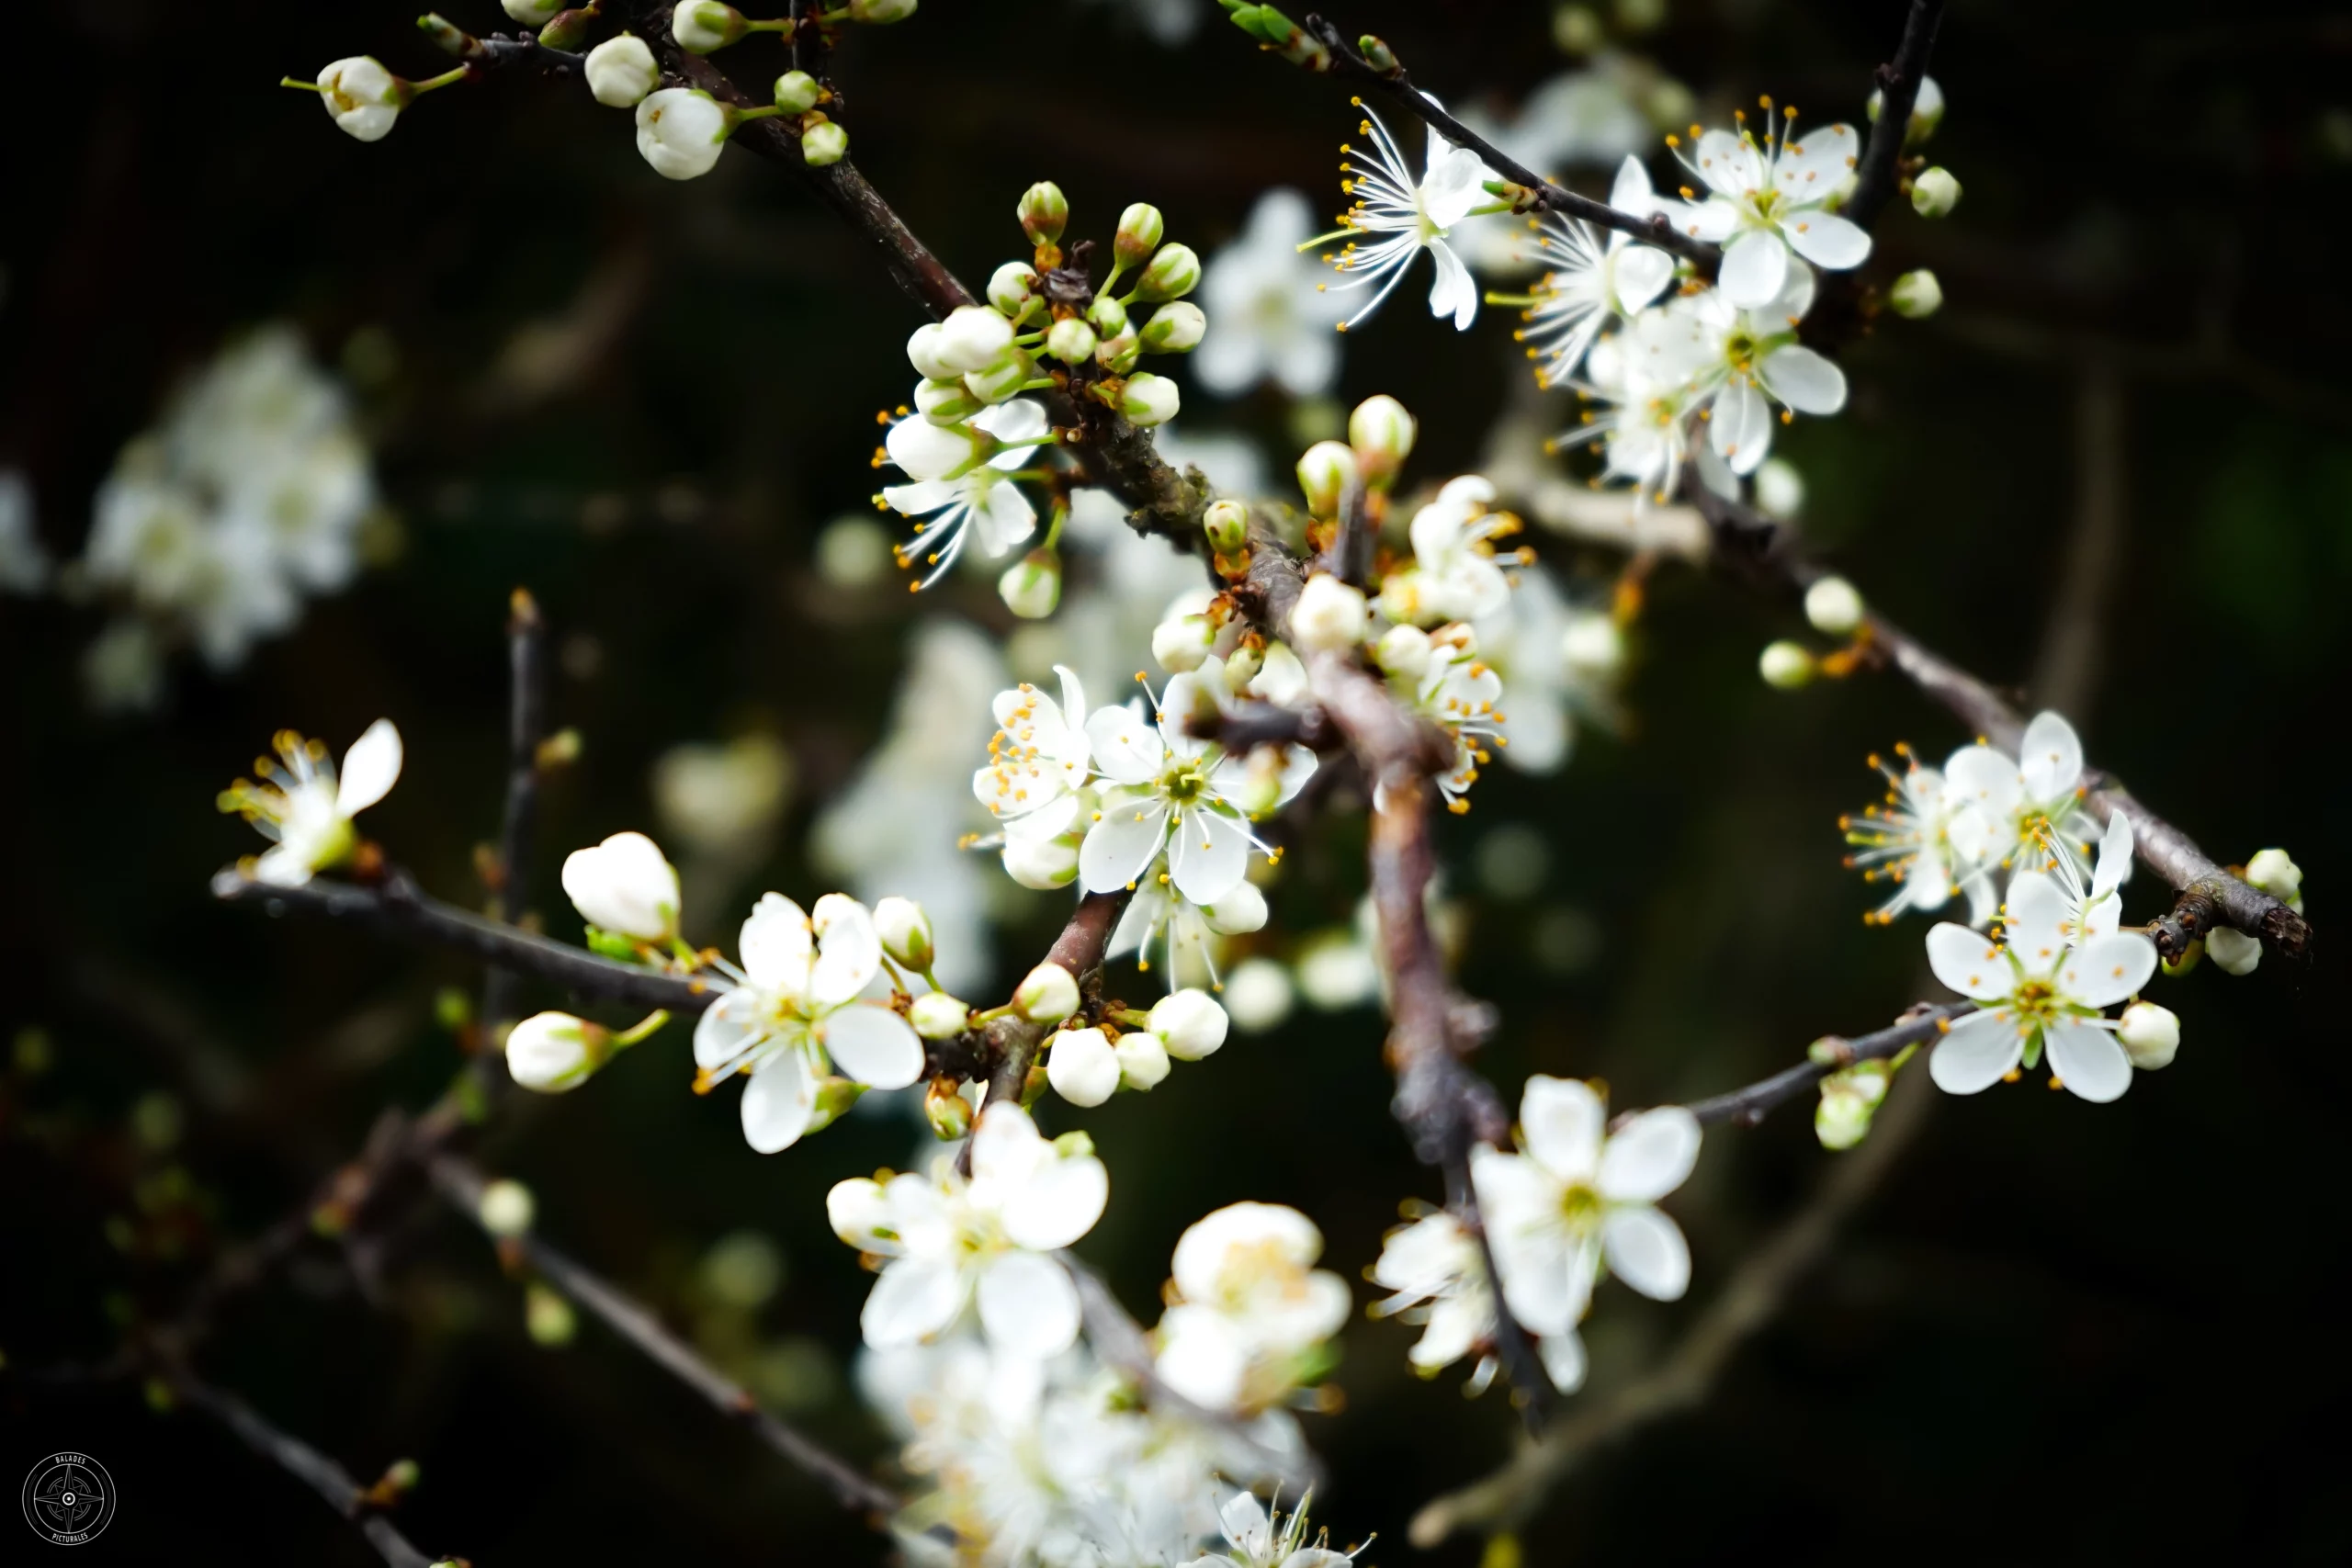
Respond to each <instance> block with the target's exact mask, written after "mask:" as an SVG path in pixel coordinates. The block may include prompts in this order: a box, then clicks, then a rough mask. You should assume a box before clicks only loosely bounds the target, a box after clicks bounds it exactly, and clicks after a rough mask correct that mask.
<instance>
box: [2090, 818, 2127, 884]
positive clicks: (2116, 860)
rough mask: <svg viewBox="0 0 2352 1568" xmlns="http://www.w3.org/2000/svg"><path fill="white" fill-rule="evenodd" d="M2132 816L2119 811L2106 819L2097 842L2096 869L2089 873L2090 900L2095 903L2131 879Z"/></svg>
mask: <svg viewBox="0 0 2352 1568" xmlns="http://www.w3.org/2000/svg"><path fill="white" fill-rule="evenodd" d="M2131 847H2132V846H2131V818H2129V817H2126V816H2124V815H2123V813H2121V812H2120V811H2119V812H2117V813H2115V814H2114V815H2113V816H2111V817H2109V818H2108V819H2107V832H2106V834H2105V836H2103V837H2102V838H2101V839H2100V840H2099V842H2098V870H2097V871H2096V872H2094V873H2093V874H2091V900H2092V902H2094V903H2096V902H2098V900H2099V899H2101V898H2104V897H2107V896H2108V895H2109V894H2110V893H2112V892H2114V891H2115V890H2116V889H2117V888H2119V887H2120V886H2123V885H2124V884H2125V883H2126V882H2129V881H2130V880H2131Z"/></svg>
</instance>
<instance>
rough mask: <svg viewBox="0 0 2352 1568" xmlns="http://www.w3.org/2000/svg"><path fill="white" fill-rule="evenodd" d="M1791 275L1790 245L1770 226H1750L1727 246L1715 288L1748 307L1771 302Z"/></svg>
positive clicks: (1731, 300) (1732, 301)
mask: <svg viewBox="0 0 2352 1568" xmlns="http://www.w3.org/2000/svg"><path fill="white" fill-rule="evenodd" d="M1788 275H1789V247H1788V245H1787V243H1785V242H1783V241H1782V240H1781V236H1780V235H1779V234H1778V233H1776V232H1774V231H1772V230H1770V229H1750V230H1748V231H1747V232H1746V233H1743V234H1742V235H1740V236H1739V238H1737V239H1736V240H1734V241H1733V242H1732V243H1730V244H1729V245H1727V246H1725V247H1724V265H1723V270H1722V271H1721V272H1720V273H1719V274H1717V276H1716V278H1715V287H1716V288H1720V289H1722V290H1723V296H1724V299H1727V300H1729V301H1730V302H1731V303H1733V304H1735V305H1737V306H1739V307H1741V308H1742V309H1748V308H1751V307H1755V306H1758V305H1769V304H1770V303H1771V302H1772V298H1773V296H1775V295H1777V294H1778V293H1780V292H1781V284H1782V283H1783V282H1785V281H1786V280H1787V278H1788Z"/></svg>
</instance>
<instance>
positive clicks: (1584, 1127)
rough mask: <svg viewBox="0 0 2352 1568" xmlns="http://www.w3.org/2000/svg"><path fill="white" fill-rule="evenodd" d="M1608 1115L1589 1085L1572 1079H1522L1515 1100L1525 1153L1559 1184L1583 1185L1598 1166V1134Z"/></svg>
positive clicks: (1542, 1077)
mask: <svg viewBox="0 0 2352 1568" xmlns="http://www.w3.org/2000/svg"><path fill="white" fill-rule="evenodd" d="M1608 1119H1609V1113H1608V1111H1606V1110H1605V1109H1604V1108H1603V1107H1602V1105H1601V1103H1600V1096H1599V1095H1597V1094H1595V1093H1593V1091H1592V1088H1591V1086H1590V1085H1589V1084H1586V1083H1584V1082H1582V1081H1581V1080H1579V1079H1577V1078H1555V1077H1544V1075H1542V1074H1540V1073H1539V1074H1537V1075H1535V1076H1534V1077H1531V1078H1529V1079H1528V1080H1527V1089H1526V1091H1525V1092H1524V1093H1523V1094H1521V1096H1520V1101H1519V1126H1520V1135H1521V1137H1522V1138H1523V1139H1525V1140H1526V1143H1527V1152H1528V1153H1529V1154H1530V1155H1532V1156H1534V1157H1535V1159H1536V1161H1537V1162H1538V1163H1539V1164H1541V1165H1542V1166H1543V1167H1544V1169H1546V1170H1548V1171H1550V1172H1551V1173H1552V1174H1553V1175H1554V1176H1556V1177H1558V1178H1559V1179H1561V1180H1563V1181H1587V1180H1589V1179H1591V1178H1592V1175H1593V1173H1594V1172H1595V1171H1597V1170H1598V1169H1600V1130H1601V1124H1602V1123H1603V1122H1606V1121H1608Z"/></svg>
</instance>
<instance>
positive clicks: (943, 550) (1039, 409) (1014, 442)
mask: <svg viewBox="0 0 2352 1568" xmlns="http://www.w3.org/2000/svg"><path fill="white" fill-rule="evenodd" d="M989 314H993V312H989ZM999 319H1000V320H1001V318H999ZM1048 434H1051V426H1050V425H1049V424H1048V423H1047V422H1046V411H1045V408H1044V406H1043V405H1042V404H1040V403H1037V402H1036V401H1035V400H1032V399H1028V398H1020V399H1016V400H1013V401H1012V402H1007V403H999V404H997V405H996V406H995V407H993V408H989V409H985V410H982V411H981V412H979V413H978V414H976V415H974V416H973V417H972V418H971V419H970V420H969V421H968V422H967V423H965V424H962V425H958V426H953V427H946V428H943V427H941V426H939V425H936V424H933V423H931V422H930V421H928V420H924V419H921V418H910V419H902V420H900V421H899V423H897V424H895V425H892V426H891V427H890V434H889V436H888V439H887V440H886V442H885V443H884V446H885V450H886V451H887V452H888V455H889V457H890V460H891V461H892V462H894V463H896V464H898V465H899V468H903V469H905V470H906V471H907V472H908V474H909V475H910V482H909V483H907V484H898V485H888V486H886V487H885V488H884V489H883V491H882V493H881V496H880V497H879V499H880V501H881V502H882V504H884V505H886V506H888V508H889V509H890V510H891V511H893V512H896V513H899V515H900V516H903V517H920V518H922V519H924V520H925V521H922V522H920V523H918V524H916V525H915V536H916V542H915V543H913V544H910V545H906V546H902V547H899V551H898V556H899V565H900V566H911V565H913V564H914V559H915V557H916V556H917V555H918V554H920V555H921V556H922V564H923V566H924V568H925V569H927V570H926V571H925V574H924V576H923V579H922V586H924V587H926V588H927V587H929V586H930V585H931V584H932V583H933V582H935V581H938V580H939V576H940V574H941V573H942V572H944V571H945V570H947V569H948V568H949V567H952V566H954V565H955V564H956V558H957V557H958V556H960V555H962V554H963V553H964V547H965V546H966V545H967V543H968V542H969V541H970V540H971V539H972V538H973V537H974V536H978V540H979V546H980V553H981V554H982V555H984V556H986V557H987V558H989V559H990V560H995V559H997V558H1000V557H1001V556H1003V555H1006V554H1007V553H1009V552H1010V551H1011V550H1012V547H1014V546H1015V545H1017V544H1019V543H1021V541H1022V540H1023V539H1026V538H1027V537H1028V536H1030V535H1031V534H1032V533H1034V532H1035V530H1036V526H1037V509H1036V507H1035V505H1033V504H1032V503H1031V502H1030V500H1029V498H1028V497H1027V496H1025V495H1023V493H1022V492H1021V488H1020V486H1019V485H1018V484H1017V483H1015V482H1014V480H1013V479H1012V475H1013V474H1014V472H1015V471H1017V470H1018V469H1020V468H1024V467H1025V466H1027V464H1028V462H1029V459H1030V458H1031V457H1035V455H1036V451H1037V448H1038V446H1040V445H1041V444H1042V443H1043V442H1044V441H1045V439H1046V436H1047V435H1048Z"/></svg>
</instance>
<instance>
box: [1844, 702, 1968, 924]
mask: <svg viewBox="0 0 2352 1568" xmlns="http://www.w3.org/2000/svg"><path fill="white" fill-rule="evenodd" d="M1895 754H1896V755H1897V756H1899V757H1901V758H1902V759H1903V760H1904V763H1905V766H1904V769H1903V771H1902V772H1901V773H1897V772H1895V771H1894V769H1893V768H1891V767H1889V766H1888V765H1887V764H1886V763H1885V762H1884V761H1882V760H1880V759H1879V758H1877V757H1872V758H1871V766H1872V767H1874V768H1876V769H1878V771H1879V772H1880V773H1883V774H1884V775H1885V776H1886V782H1887V792H1886V797H1885V799H1884V800H1883V801H1882V802H1880V803H1879V804H1877V805H1872V806H1866V807H1862V809H1861V810H1860V812H1858V813H1854V814H1852V815H1849V816H1845V817H1840V818H1838V829H1839V830H1840V831H1842V832H1843V833H1844V834H1845V835H1846V842H1847V843H1848V844H1849V845H1851V846H1852V847H1853V851H1854V852H1853V853H1851V854H1849V855H1848V856H1847V857H1846V863H1847V864H1848V865H1849V866H1851V867H1854V868H1857V869H1859V870H1860V872H1861V874H1862V876H1863V879H1864V880H1865V881H1869V882H1891V883H1893V884H1894V895H1893V897H1889V898H1888V899H1887V901H1886V902H1885V903H1883V904H1882V905H1880V906H1879V907H1878V908H1877V909H1876V910H1874V911H1872V913H1871V915H1870V917H1869V918H1870V919H1872V920H1874V921H1876V922H1878V923H1879V924H1881V925H1887V924H1892V923H1893V922H1894V918H1895V917H1896V916H1898V915H1900V914H1902V913H1904V912H1905V910H1908V909H1920V910H1928V909H1940V908H1943V907H1944V905H1945V904H1946V903H1947V902H1948V901H1950V899H1951V897H1952V895H1953V894H1955V893H1957V892H1960V891H1962V889H1963V888H1964V889H1966V891H1967V892H1968V894H1969V896H1970V898H1971V900H1972V902H1973V905H1974V910H1973V914H1972V915H1971V916H1970V919H1969V923H1970V924H1972V925H1978V924H1982V923H1983V922H1984V921H1985V920H1987V919H1991V918H1992V914H1993V906H1994V903H1995V901H1996V895H1995V891H1994V887H1993V879H1992V876H1991V874H1990V873H1989V871H1988V870H1986V869H1985V868H1984V867H1982V866H1980V865H1979V864H1978V863H1976V861H1975V858H1974V857H1973V854H1966V853H1962V852H1961V851H1960V850H1959V849H1958V848H1956V847H1955V846H1954V845H1953V843H1952V838H1951V826H1952V821H1953V818H1955V817H1956V816H1958V814H1959V812H1960V810H1961V807H1962V805H1963V804H1964V802H1963V801H1962V798H1961V797H1960V796H1958V795H1956V794H1955V793H1954V792H1953V791H1952V790H1951V789H1950V788H1948V787H1947V786H1946V784H1945V775H1944V773H1943V772H1942V771H1940V770H1939V769H1935V768H1929V767H1925V766H1922V765H1921V764H1920V762H1919V761H1918V759H1917V758H1916V757H1913V756H1912V755H1911V749H1910V748H1909V747H1907V746H1897V747H1896V748H1895Z"/></svg>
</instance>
